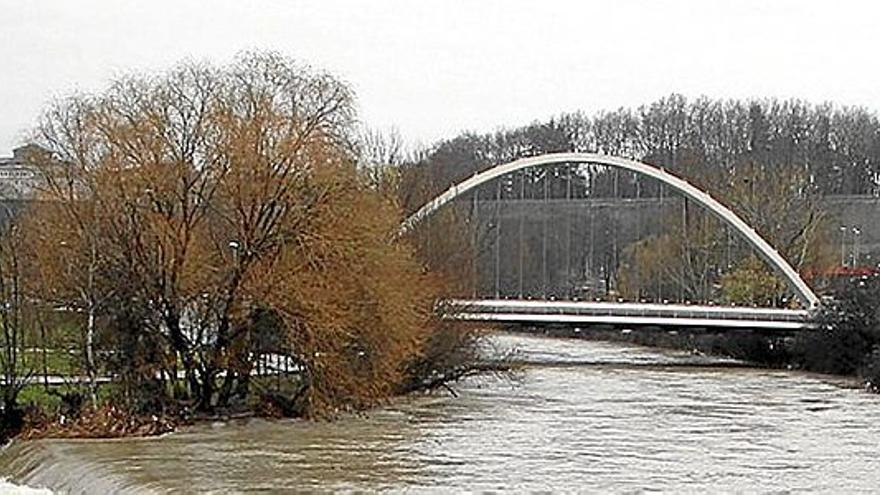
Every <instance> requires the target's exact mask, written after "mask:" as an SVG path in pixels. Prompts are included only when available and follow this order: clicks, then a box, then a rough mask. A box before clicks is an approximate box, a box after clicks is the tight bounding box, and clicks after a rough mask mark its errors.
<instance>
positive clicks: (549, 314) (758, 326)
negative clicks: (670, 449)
mask: <svg viewBox="0 0 880 495" xmlns="http://www.w3.org/2000/svg"><path fill="white" fill-rule="evenodd" d="M445 309H446V310H447V311H446V312H445V314H446V315H448V316H445V317H446V318H449V319H452V320H459V321H480V322H488V323H501V324H519V325H535V326H539V325H547V324H560V325H609V326H625V327H650V328H691V329H718V328H744V329H752V330H765V331H781V332H791V331H797V330H803V329H805V328H810V327H811V326H812V323H811V318H810V316H811V312H810V311H807V310H804V309H776V308H744V307H732V306H705V305H684V304H652V303H626V302H624V303H615V302H601V301H596V302H593V301H529V300H510V299H480V300H467V299H452V300H450V301H446V302H445Z"/></svg>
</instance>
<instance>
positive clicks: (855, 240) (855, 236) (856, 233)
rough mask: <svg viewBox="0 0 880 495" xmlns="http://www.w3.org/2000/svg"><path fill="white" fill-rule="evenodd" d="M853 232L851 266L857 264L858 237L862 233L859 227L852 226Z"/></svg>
mask: <svg viewBox="0 0 880 495" xmlns="http://www.w3.org/2000/svg"><path fill="white" fill-rule="evenodd" d="M852 233H853V261H852V266H853V268H855V267H857V266H858V265H859V237H860V236H861V235H862V229H860V228H859V227H853V228H852Z"/></svg>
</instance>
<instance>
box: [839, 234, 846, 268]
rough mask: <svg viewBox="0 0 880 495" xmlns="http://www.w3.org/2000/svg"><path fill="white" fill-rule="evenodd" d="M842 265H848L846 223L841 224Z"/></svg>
mask: <svg viewBox="0 0 880 495" xmlns="http://www.w3.org/2000/svg"><path fill="white" fill-rule="evenodd" d="M840 266H846V225H841V226H840Z"/></svg>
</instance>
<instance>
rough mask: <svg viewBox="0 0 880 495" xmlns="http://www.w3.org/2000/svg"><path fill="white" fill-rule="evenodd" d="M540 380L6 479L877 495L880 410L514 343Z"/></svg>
mask: <svg viewBox="0 0 880 495" xmlns="http://www.w3.org/2000/svg"><path fill="white" fill-rule="evenodd" d="M494 342H495V344H496V345H497V346H498V347H499V348H500V349H501V351H498V352H503V349H511V348H516V349H519V350H520V352H519V353H518V355H517V356H518V358H519V359H522V360H524V361H526V362H527V363H529V364H528V365H527V366H525V367H524V369H523V371H522V373H520V374H519V376H518V378H517V379H516V380H510V379H508V378H496V377H478V378H474V379H470V380H468V381H466V382H464V383H460V384H458V385H457V386H456V387H455V389H456V391H457V393H458V394H459V395H458V397H453V396H451V395H449V394H435V395H430V396H423V395H422V396H413V397H407V398H404V399H401V400H398V401H395V402H394V403H393V404H392V405H390V406H388V407H385V408H382V409H379V410H375V411H371V412H370V413H369V414H366V415H363V416H353V417H346V418H343V419H341V420H339V421H336V422H333V423H313V422H304V421H281V422H268V421H261V420H251V421H242V422H233V423H222V424H221V423H217V424H213V425H200V426H197V427H194V428H192V429H188V430H185V431H182V432H179V433H174V434H171V435H167V436H164V437H161V438H149V439H124V440H108V441H67V440H64V441H62V440H47V441H40V442H31V443H18V444H14V445H12V446H11V447H9V448H7V449H5V450H4V451H3V452H2V453H0V476H5V477H8V478H9V480H10V481H12V482H14V483H17V484H26V485H28V486H31V487H49V488H51V489H53V490H54V491H56V492H60V493H67V492H70V493H112V492H130V493H190V492H214V493H246V492H264V493H272V492H278V493H289V492H291V491H319V492H320V491H374V490H390V491H409V492H415V493H422V492H432V491H433V492H447V491H456V492H458V491H495V490H497V491H579V492H650V491H674V492H682V491H685V492H719V491H724V492H746V493H755V492H759V493H780V492H783V493H784V492H788V491H793V492H834V493H840V492H848V493H852V492H864V493H872V492H876V491H877V490H878V489H880V456H878V450H880V396H876V395H871V394H867V393H865V392H862V391H861V390H859V389H855V388H852V387H849V386H847V385H846V383H844V382H838V381H836V380H834V379H831V378H828V377H821V376H816V375H808V374H804V373H796V372H786V371H767V370H758V369H750V368H737V367H731V366H726V364H727V363H725V362H722V361H717V360H712V359H707V358H704V357H699V356H691V355H688V354H686V353H678V352H664V351H657V350H652V349H645V348H641V347H633V346H627V345H623V344H609V343H598V342H588V341H583V340H562V339H558V340H557V339H545V338H539V337H524V336H512V335H500V336H497V337H495V340H494Z"/></svg>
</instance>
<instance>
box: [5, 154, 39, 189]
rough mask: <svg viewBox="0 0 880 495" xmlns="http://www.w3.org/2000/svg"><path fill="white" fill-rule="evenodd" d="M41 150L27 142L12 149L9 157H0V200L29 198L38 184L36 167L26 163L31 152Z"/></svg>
mask: <svg viewBox="0 0 880 495" xmlns="http://www.w3.org/2000/svg"><path fill="white" fill-rule="evenodd" d="M40 151H42V150H41V148H39V147H38V146H36V145H33V144H29V145H27V146H21V147H19V148H15V149H14V150H12V156H11V157H0V200H16V199H19V200H21V199H31V198H32V197H33V196H34V194H35V192H36V189H37V187H38V184H39V173H38V172H37V169H36V168H35V167H34V166H32V165H29V164H28V160H27V157H28V156H29V154H31V153H35V152H40Z"/></svg>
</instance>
